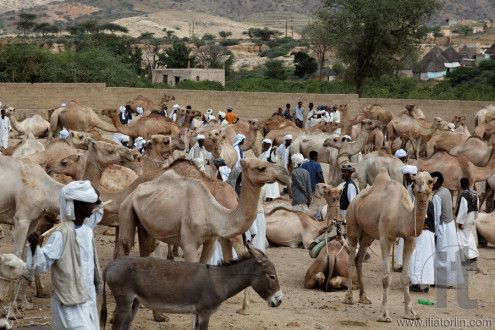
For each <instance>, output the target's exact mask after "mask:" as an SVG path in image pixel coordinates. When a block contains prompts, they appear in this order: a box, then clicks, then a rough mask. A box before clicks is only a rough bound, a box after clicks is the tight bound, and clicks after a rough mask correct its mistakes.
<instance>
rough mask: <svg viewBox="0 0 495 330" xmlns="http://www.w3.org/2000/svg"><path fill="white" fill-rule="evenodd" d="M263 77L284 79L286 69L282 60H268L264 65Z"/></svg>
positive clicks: (285, 77)
mask: <svg viewBox="0 0 495 330" xmlns="http://www.w3.org/2000/svg"><path fill="white" fill-rule="evenodd" d="M264 67H265V78H267V79H278V80H286V79H287V71H286V70H285V67H284V61H282V60H268V61H266V63H265V65H264Z"/></svg>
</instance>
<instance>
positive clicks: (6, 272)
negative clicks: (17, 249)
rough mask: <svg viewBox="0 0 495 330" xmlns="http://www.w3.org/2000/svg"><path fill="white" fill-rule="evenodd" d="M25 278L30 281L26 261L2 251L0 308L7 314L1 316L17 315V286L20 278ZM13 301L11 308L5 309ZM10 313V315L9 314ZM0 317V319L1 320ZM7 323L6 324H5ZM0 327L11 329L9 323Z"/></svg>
mask: <svg viewBox="0 0 495 330" xmlns="http://www.w3.org/2000/svg"><path fill="white" fill-rule="evenodd" d="M23 277H24V279H26V280H27V281H29V282H32V280H33V278H32V274H31V272H30V271H29V270H28V268H27V267H26V263H25V262H24V261H23V260H22V259H21V258H19V257H17V256H16V255H15V254H12V253H3V254H1V255H0V302H3V303H4V304H2V305H3V306H1V307H2V310H3V309H5V310H7V315H5V314H4V312H3V313H2V318H3V316H5V317H6V318H8V317H12V316H16V317H18V315H17V314H16V313H18V309H17V306H16V296H17V293H18V292H17V287H18V285H19V281H22V278H23ZM11 302H12V303H13V305H12V307H13V308H12V310H11V311H9V310H8V309H7V305H8V304H9V303H11ZM9 314H10V315H9ZM2 318H0V321H2ZM7 325H8V324H7ZM0 329H11V327H10V325H9V326H8V327H3V328H2V327H1V323H0Z"/></svg>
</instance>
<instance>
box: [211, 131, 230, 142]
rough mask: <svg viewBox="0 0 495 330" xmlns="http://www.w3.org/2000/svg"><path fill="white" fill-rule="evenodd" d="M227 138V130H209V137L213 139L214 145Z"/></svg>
mask: <svg viewBox="0 0 495 330" xmlns="http://www.w3.org/2000/svg"><path fill="white" fill-rule="evenodd" d="M226 138H227V135H226V134H225V130H222V129H213V130H211V131H209V132H208V139H209V140H211V142H212V143H213V145H216V144H217V143H219V142H221V141H223V140H224V139H226Z"/></svg>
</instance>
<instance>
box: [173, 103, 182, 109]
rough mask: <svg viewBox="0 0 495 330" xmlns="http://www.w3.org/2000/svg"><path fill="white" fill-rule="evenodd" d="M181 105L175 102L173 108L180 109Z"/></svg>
mask: <svg viewBox="0 0 495 330" xmlns="http://www.w3.org/2000/svg"><path fill="white" fill-rule="evenodd" d="M179 107H180V106H179V105H178V104H174V106H173V107H172V110H177V109H179Z"/></svg>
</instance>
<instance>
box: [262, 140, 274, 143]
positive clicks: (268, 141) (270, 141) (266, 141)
mask: <svg viewBox="0 0 495 330" xmlns="http://www.w3.org/2000/svg"><path fill="white" fill-rule="evenodd" d="M263 143H269V144H273V142H272V140H270V139H264V140H263Z"/></svg>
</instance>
